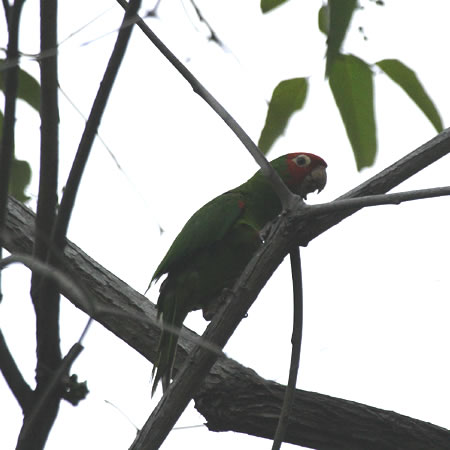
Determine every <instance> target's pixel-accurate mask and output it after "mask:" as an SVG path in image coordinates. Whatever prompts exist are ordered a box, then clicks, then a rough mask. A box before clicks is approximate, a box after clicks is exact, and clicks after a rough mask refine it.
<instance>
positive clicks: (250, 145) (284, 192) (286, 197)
mask: <svg viewBox="0 0 450 450" xmlns="http://www.w3.org/2000/svg"><path fill="white" fill-rule="evenodd" d="M117 2H118V3H119V4H120V6H122V8H123V9H125V10H127V9H128V6H127V2H126V1H125V0H117ZM132 18H133V20H134V21H135V22H136V25H137V26H138V27H139V28H140V29H141V30H142V31H143V32H144V34H145V35H146V36H147V37H148V38H149V39H150V41H151V42H152V43H153V44H154V46H155V47H156V48H157V49H158V50H159V51H160V52H161V53H162V54H163V55H164V57H165V58H166V59H167V60H168V61H169V62H170V63H171V64H172V65H173V66H174V67H175V69H176V70H177V71H178V72H179V73H180V74H181V76H182V77H183V78H184V79H185V80H186V81H187V82H188V83H189V84H190V85H191V87H192V89H193V90H194V92H195V93H196V94H198V95H199V96H200V97H201V98H202V99H203V100H204V101H205V102H206V103H208V105H209V106H210V107H211V108H212V109H213V111H214V112H215V113H216V114H217V115H218V116H219V117H220V118H221V119H222V120H223V121H224V122H225V123H226V124H227V125H228V127H229V128H230V129H231V131H233V133H234V134H235V135H236V136H237V137H238V139H239V140H240V141H241V142H242V144H243V145H244V146H245V148H246V149H247V150H248V151H249V152H250V154H251V155H252V156H253V158H254V159H255V161H256V162H257V163H258V165H259V166H260V167H261V170H262V172H263V173H264V175H265V176H266V177H268V178H269V179H270V180H271V182H272V185H273V188H274V189H275V191H276V193H277V194H278V197H279V198H280V200H281V203H282V205H283V208H284V209H285V208H287V207H288V206H289V204H290V203H291V202H292V199H293V197H294V196H293V194H292V192H291V191H290V190H289V189H288V188H287V187H286V185H285V184H284V183H283V180H282V179H281V178H280V176H279V175H278V173H277V172H276V171H275V170H274V168H273V167H272V166H271V165H270V164H269V161H267V159H266V157H265V156H264V155H263V154H262V152H261V150H259V148H258V147H257V146H256V145H255V143H254V142H253V141H252V140H251V139H250V136H248V134H247V133H246V132H245V131H244V130H243V128H242V127H241V126H240V125H239V124H238V123H237V122H236V121H235V120H234V118H233V117H232V116H231V115H230V114H229V113H228V111H227V110H226V109H225V108H224V107H223V106H222V105H221V104H220V103H219V102H218V101H217V100H216V99H215V98H214V97H213V96H212V95H211V93H210V92H209V91H208V90H207V89H206V88H205V87H204V86H203V85H202V84H201V83H200V81H199V80H197V78H196V77H195V76H194V75H193V74H192V73H191V72H190V71H189V70H188V69H187V68H186V67H185V66H184V65H183V64H182V63H181V61H180V60H179V59H178V58H177V57H176V56H175V55H174V54H173V53H172V52H171V51H170V50H169V49H168V48H167V47H166V46H165V45H164V43H163V42H162V41H161V40H160V39H159V38H158V36H156V34H155V33H153V31H152V30H151V29H150V28H149V26H148V25H147V24H146V23H145V22H144V21H143V20H142V19H141V18H140V17H139V16H138V15H133V16H132Z"/></svg>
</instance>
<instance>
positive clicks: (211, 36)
mask: <svg viewBox="0 0 450 450" xmlns="http://www.w3.org/2000/svg"><path fill="white" fill-rule="evenodd" d="M190 2H191V5H192V7H193V8H194V11H195V14H197V17H198V20H200V22H203V23H204V24H205V26H206V28H208V31H209V40H210V41H213V42H215V43H216V44H217V45H219V46H220V47H223V46H224V45H223V42H222V40H221V39H220V38H219V36H217V33H216V32H215V31H214V29H213V27H212V26H211V25H210V24H209V22H208V21H207V20H206V18H205V16H204V15H203V13H202V12H201V11H200V8H199V7H198V6H197V4H196V3H195V1H194V0H190Z"/></svg>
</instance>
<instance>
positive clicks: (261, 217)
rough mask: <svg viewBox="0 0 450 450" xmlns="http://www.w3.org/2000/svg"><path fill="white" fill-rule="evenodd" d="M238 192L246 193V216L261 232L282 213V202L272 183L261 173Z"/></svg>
mask: <svg viewBox="0 0 450 450" xmlns="http://www.w3.org/2000/svg"><path fill="white" fill-rule="evenodd" d="M238 190H240V191H242V192H244V193H245V196H246V198H247V199H248V201H246V211H245V216H246V218H247V219H248V220H249V221H250V222H251V224H252V225H253V226H254V227H255V228H257V229H258V230H261V229H262V228H263V227H264V226H265V225H266V224H267V223H268V222H270V221H272V220H273V219H275V217H277V215H278V214H280V212H281V202H280V199H279V198H278V196H277V194H276V193H275V191H274V190H273V187H272V185H271V183H270V181H269V180H268V179H267V177H265V176H264V175H263V174H262V173H261V172H258V173H256V174H255V175H254V176H253V177H252V178H250V179H249V180H248V181H247V182H245V183H244V184H242V185H241V186H239V188H238Z"/></svg>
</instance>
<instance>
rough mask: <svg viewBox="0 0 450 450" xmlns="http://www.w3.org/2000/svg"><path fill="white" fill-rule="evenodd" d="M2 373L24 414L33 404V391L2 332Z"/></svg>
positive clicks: (0, 345)
mask: <svg viewBox="0 0 450 450" xmlns="http://www.w3.org/2000/svg"><path fill="white" fill-rule="evenodd" d="M0 371H1V372H2V374H3V376H4V378H5V380H6V383H7V384H8V387H9V388H10V389H11V392H12V393H13V395H14V397H15V398H16V400H17V401H18V403H19V405H20V407H21V408H22V411H23V413H24V414H26V413H27V412H28V411H29V410H30V408H31V406H32V404H33V390H32V389H31V388H30V386H29V385H28V383H27V382H26V381H25V378H24V377H23V376H22V373H21V372H20V370H19V368H18V367H17V364H16V362H15V361H14V358H13V356H12V355H11V352H10V351H9V348H8V346H7V344H6V341H5V338H4V336H3V333H2V331H1V330H0Z"/></svg>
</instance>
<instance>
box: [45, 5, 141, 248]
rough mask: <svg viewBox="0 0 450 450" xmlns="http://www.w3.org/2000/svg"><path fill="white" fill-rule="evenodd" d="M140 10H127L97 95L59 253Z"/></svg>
mask: <svg viewBox="0 0 450 450" xmlns="http://www.w3.org/2000/svg"><path fill="white" fill-rule="evenodd" d="M140 6H141V0H130V4H129V6H127V9H126V12H125V16H124V18H123V21H122V25H121V27H120V31H119V34H118V36H117V40H116V44H115V46H114V49H113V51H112V54H111V57H110V59H109V61H108V66H107V68H106V71H105V74H104V76H103V80H102V82H101V83H100V88H99V90H98V92H97V96H96V98H95V100H94V104H93V105H92V109H91V112H90V114H89V118H88V120H87V122H86V126H85V129H84V132H83V135H82V137H81V140H80V144H79V146H78V150H77V154H76V156H75V160H74V162H73V165H72V169H71V171H70V174H69V178H68V180H67V183H66V186H65V189H64V195H63V197H62V199H61V205H60V208H59V211H58V217H57V220H56V224H55V228H54V230H53V236H52V239H53V243H54V244H55V246H56V248H57V249H62V248H64V240H65V237H66V233H67V228H68V226H69V221H70V216H71V214H72V210H73V207H74V204H75V198H76V195H77V192H78V187H79V185H80V182H81V177H82V175H83V172H84V169H85V167H86V164H87V160H88V158H89V154H90V151H91V148H92V144H93V142H94V139H95V136H96V134H97V130H98V127H99V125H100V121H101V118H102V116H103V112H104V110H105V107H106V103H107V101H108V98H109V95H110V93H111V90H112V87H113V84H114V81H115V79H116V76H117V73H118V71H119V68H120V65H121V63H122V61H123V58H124V56H125V51H126V49H127V46H128V42H129V40H130V37H131V32H132V29H133V25H134V21H133V20H130V18H131V17H133V16H134V15H135V14H136V12H137V11H138V10H139V8H140Z"/></svg>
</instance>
